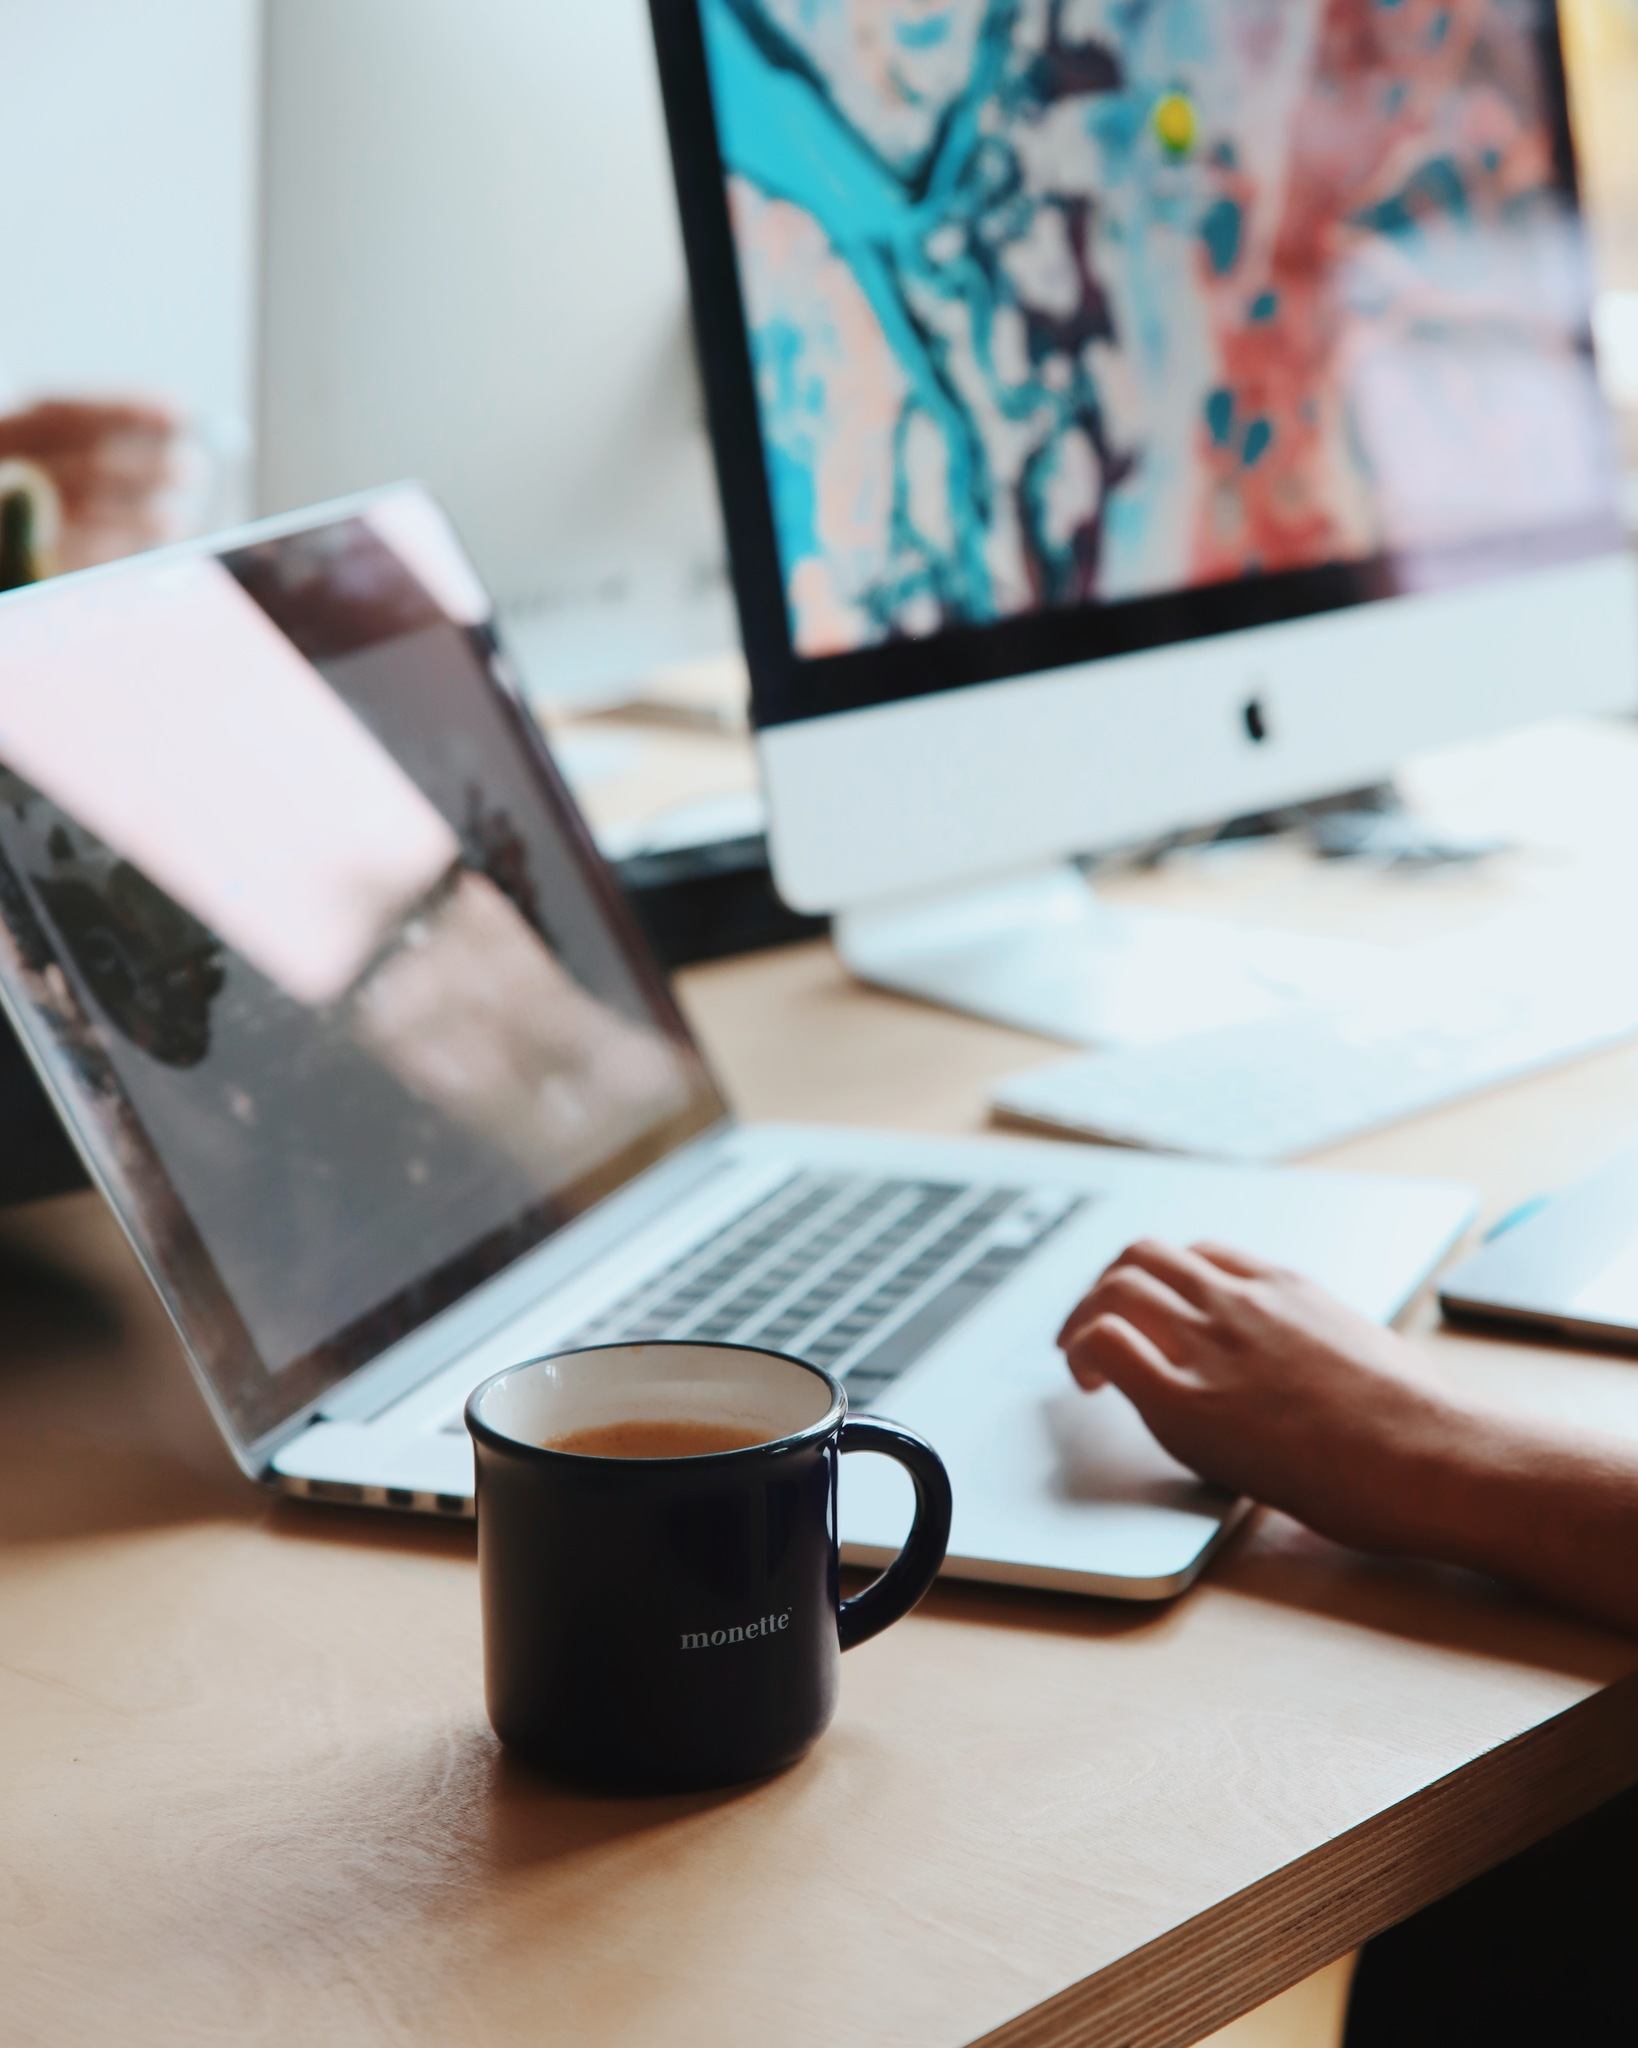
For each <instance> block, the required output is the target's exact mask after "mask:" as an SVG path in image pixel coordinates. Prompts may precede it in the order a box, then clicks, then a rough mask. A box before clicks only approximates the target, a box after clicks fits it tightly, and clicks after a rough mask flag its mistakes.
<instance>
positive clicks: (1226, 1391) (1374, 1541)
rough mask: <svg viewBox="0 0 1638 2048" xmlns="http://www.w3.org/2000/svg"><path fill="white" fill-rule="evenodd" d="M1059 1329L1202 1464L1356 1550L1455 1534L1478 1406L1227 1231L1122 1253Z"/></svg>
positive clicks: (1087, 1378) (1188, 1458) (1086, 1372)
mask: <svg viewBox="0 0 1638 2048" xmlns="http://www.w3.org/2000/svg"><path fill="white" fill-rule="evenodd" d="M1058 1342H1059V1345H1060V1347H1061V1348H1062V1350H1063V1352H1064V1354H1065V1356H1066V1357H1067V1359H1068V1361H1069V1367H1070V1370H1071V1372H1072V1373H1073V1374H1074V1376H1075V1378H1076V1380H1077V1381H1078V1382H1079V1383H1080V1385H1081V1386H1082V1387H1084V1388H1086V1389H1088V1390H1091V1389H1095V1388H1097V1387H1099V1386H1102V1385H1103V1384H1105V1382H1107V1383H1108V1384H1110V1385H1112V1386H1114V1387H1117V1388H1118V1389H1119V1390H1120V1391H1121V1392H1122V1393H1123V1394H1125V1395H1126V1396H1127V1397H1128V1398H1129V1399H1130V1400H1131V1401H1132V1403H1133V1405H1134V1406H1135V1407H1136V1408H1137V1410H1138V1412H1139V1414H1140V1415H1141V1416H1142V1417H1143V1419H1144V1421H1145V1422H1146V1423H1147V1424H1148V1426H1149V1428H1150V1429H1151V1430H1152V1431H1153V1432H1154V1434H1155V1436H1156V1438H1157V1439H1158V1440H1159V1442H1160V1443H1161V1445H1162V1446H1163V1447H1164V1448H1165V1449H1166V1450H1167V1451H1169V1452H1170V1453H1171V1454H1172V1456H1173V1457H1175V1458H1177V1459H1179V1460H1181V1462H1182V1463H1183V1464H1185V1465H1188V1466H1189V1467H1191V1469H1192V1470H1194V1471H1196V1472H1198V1473H1199V1474H1200V1475H1201V1477H1202V1478H1205V1479H1208V1480H1211V1481H1213V1482H1214V1483H1216V1484H1217V1485H1220V1486H1224V1487H1227V1488H1228V1489H1229V1490H1230V1491H1231V1492H1234V1493H1244V1494H1250V1495H1251V1496H1252V1498H1253V1499H1256V1500H1260V1501H1265V1502H1267V1503H1269V1504H1270V1505H1272V1506H1275V1507H1280V1508H1284V1509H1285V1510H1287V1511H1288V1512H1289V1513H1290V1514H1292V1515H1294V1516H1296V1518H1297V1519H1298V1520H1299V1521H1301V1522H1304V1523H1306V1524H1307V1525H1308V1526H1309V1527H1310V1528H1313V1529H1317V1530H1319V1531H1320V1532H1321V1533H1322V1534H1324V1535H1328V1536H1332V1537H1335V1538H1337V1539H1338V1540H1339V1541H1341V1542H1346V1543H1353V1544H1357V1545H1360V1546H1361V1547H1363V1548H1365V1549H1374V1550H1387V1551H1418V1552H1422V1553H1424V1554H1436V1553H1440V1552H1444V1551H1448V1550H1449V1549H1450V1548H1451V1547H1452V1543H1451V1540H1450V1539H1451V1525H1452V1523H1453V1522H1454V1521H1457V1520H1459V1518H1460V1515H1461V1504H1460V1502H1459V1500H1458V1498H1457V1495H1458V1492H1459V1489H1460V1483H1461V1475H1462V1470H1463V1459H1464V1456H1465V1455H1466V1454H1467V1452H1468V1450H1469V1449H1470V1448H1471V1444H1472V1441H1473V1438H1474V1436H1475V1434H1476V1431H1477V1427H1478V1425H1477V1421H1476V1418H1474V1417H1472V1416H1471V1415H1468V1414H1467V1413H1465V1412H1464V1411H1462V1410H1461V1409H1460V1408H1459V1407H1458V1406H1457V1404H1456V1403H1455V1402H1454V1401H1452V1400H1451V1399H1449V1398H1448V1397H1447V1396H1445V1395H1444V1394H1443V1393H1442V1392H1441V1391H1440V1389H1439V1388H1438V1386H1437V1384H1436V1383H1435V1381H1434V1379H1433V1377H1432V1375H1431V1373H1430V1372H1429V1371H1428V1370H1427V1368H1426V1367H1425V1366H1424V1365H1423V1364H1422V1363H1421V1361H1420V1360H1419V1357H1418V1354H1417V1353H1416V1352H1415V1351H1414V1350H1413V1348H1412V1347H1411V1346H1410V1345H1409V1344H1408V1343H1407V1342H1406V1341H1405V1339H1404V1338H1403V1337H1400V1336H1398V1335H1397V1334H1396V1333H1395V1332H1393V1331H1392V1330H1384V1329H1382V1328H1380V1327H1379V1326H1378V1325H1377V1324H1375V1323H1372V1322H1368V1321H1367V1320H1366V1319H1365V1318H1364V1317H1363V1316H1360V1315H1356V1314H1355V1313H1354V1311H1353V1310H1352V1309H1349V1308H1346V1307H1345V1306H1344V1305H1343V1304H1342V1303H1341V1302H1339V1301H1337V1300H1335V1299H1334V1298H1333V1297H1332V1296H1331V1295H1329V1294H1327V1293H1326V1292H1325V1290H1324V1289H1323V1288H1321V1287H1319V1286H1317V1285H1316V1284H1315V1283H1314V1282H1313V1281H1311V1280H1306V1279H1304V1278H1303V1277H1302V1276H1301V1275H1300V1274H1297V1273H1291V1272H1287V1271H1285V1270H1284V1269H1283V1268H1281V1267H1279V1266H1274V1265H1270V1264H1269V1263H1267V1262H1266V1261H1264V1260H1262V1259H1257V1258H1253V1257H1251V1256H1250V1255H1249V1254H1247V1253H1243V1252H1236V1251H1231V1250H1229V1249H1227V1248H1226V1247H1224V1246H1221V1245H1205V1244H1201V1245H1196V1246H1194V1247H1193V1248H1192V1249H1191V1250H1187V1251H1185V1250H1182V1249H1180V1248H1177V1247H1174V1246H1171V1245H1165V1244H1158V1243H1152V1242H1146V1243H1141V1244H1135V1245H1133V1246H1131V1247H1130V1248H1129V1249H1128V1250H1127V1251H1125V1252H1123V1253H1122V1254H1121V1255H1120V1257H1119V1258H1118V1259H1116V1260H1115V1262H1114V1264H1113V1265H1112V1266H1110V1267H1109V1269H1108V1270H1107V1271H1106V1272H1105V1273H1104V1275H1103V1276H1102V1278H1101V1279H1100V1280H1099V1281H1098V1283H1097V1284H1096V1286H1095V1287H1093V1289H1092V1291H1091V1292H1090V1293H1089V1294H1088V1295H1087V1296H1086V1297H1085V1298H1084V1300H1082V1301H1081V1302H1079V1303H1078V1304H1077V1305H1076V1307H1075V1308H1074V1309H1073V1310H1072V1311H1071V1313H1070V1315H1069V1317H1068V1319H1067V1321H1066V1322H1065V1324H1064V1326H1063V1329H1062V1331H1061V1332H1060V1334H1059V1338H1058Z"/></svg>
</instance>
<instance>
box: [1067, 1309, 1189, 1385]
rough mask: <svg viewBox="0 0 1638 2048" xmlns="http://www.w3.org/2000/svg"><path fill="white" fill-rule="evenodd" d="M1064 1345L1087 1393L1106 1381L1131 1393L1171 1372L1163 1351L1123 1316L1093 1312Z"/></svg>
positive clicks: (1079, 1382)
mask: <svg viewBox="0 0 1638 2048" xmlns="http://www.w3.org/2000/svg"><path fill="white" fill-rule="evenodd" d="M1065 1349H1066V1352H1067V1355H1068V1359H1069V1369H1070V1371H1071V1372H1072V1373H1073V1374H1074V1376H1075V1380H1076V1383H1077V1385H1079V1386H1080V1387H1081V1388H1082V1389H1083V1390H1084V1391H1085V1392H1087V1393H1089V1394H1090V1393H1092V1392H1094V1391H1095V1390H1096V1389H1097V1388H1098V1387H1101V1386H1106V1385H1108V1386H1115V1387H1119V1388H1120V1390H1121V1392H1122V1393H1126V1394H1132V1393H1135V1392H1137V1391H1138V1390H1139V1389H1140V1388H1142V1387H1145V1386H1149V1387H1152V1386H1155V1385H1157V1384H1158V1383H1159V1382H1161V1381H1163V1380H1169V1379H1171V1378H1172V1376H1173V1368H1172V1364H1171V1361H1170V1360H1169V1359H1168V1358H1167V1356H1166V1354H1165V1352H1164V1351H1162V1350H1161V1348H1160V1346H1159V1345H1158V1344H1156V1343H1155V1342H1154V1340H1153V1339H1152V1338H1150V1337H1146V1336H1145V1335H1144V1333H1143V1332H1142V1331H1141V1330H1140V1329H1138V1328H1136V1327H1135V1325H1133V1324H1132V1323H1129V1322H1128V1321H1127V1320H1126V1318H1125V1317H1124V1316H1120V1315H1112V1314H1111V1315H1097V1316H1094V1317H1093V1318H1092V1320H1091V1321H1090V1322H1089V1323H1087V1324H1085V1325H1084V1326H1083V1327H1082V1328H1081V1329H1079V1330H1077V1331H1076V1333H1075V1335H1074V1336H1073V1337H1072V1338H1071V1339H1070V1340H1069V1343H1068V1344H1067V1346H1066V1347H1065ZM1140 1405H1141V1404H1140Z"/></svg>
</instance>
